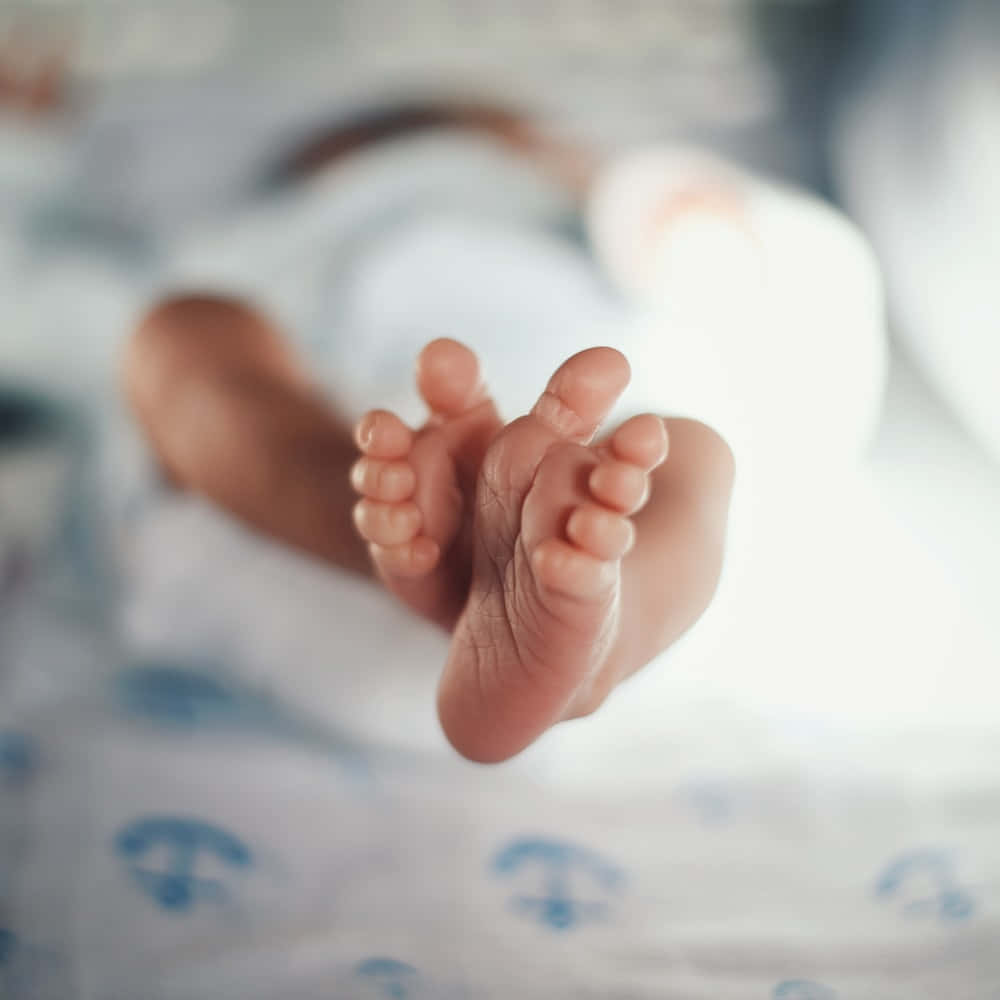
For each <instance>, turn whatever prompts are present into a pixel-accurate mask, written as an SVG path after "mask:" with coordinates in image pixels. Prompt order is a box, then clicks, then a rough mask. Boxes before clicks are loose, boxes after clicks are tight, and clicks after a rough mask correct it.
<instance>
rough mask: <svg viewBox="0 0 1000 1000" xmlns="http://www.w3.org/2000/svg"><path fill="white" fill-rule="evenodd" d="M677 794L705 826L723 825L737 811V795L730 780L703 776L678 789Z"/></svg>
mask: <svg viewBox="0 0 1000 1000" xmlns="http://www.w3.org/2000/svg"><path fill="white" fill-rule="evenodd" d="M678 795H679V796H680V797H681V799H682V800H684V801H685V802H686V803H687V804H688V805H689V806H690V807H691V808H692V809H693V810H694V811H695V812H696V813H697V815H698V818H699V819H700V820H701V822H702V823H704V824H705V826H723V825H725V824H727V823H729V822H730V821H731V820H732V819H733V818H734V815H735V814H736V811H737V795H736V790H735V788H734V786H733V784H732V782H728V781H724V780H721V779H714V778H704V779H701V780H699V781H691V782H688V784H686V785H682V786H681V787H680V788H679V789H678Z"/></svg>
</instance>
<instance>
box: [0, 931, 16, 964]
mask: <svg viewBox="0 0 1000 1000" xmlns="http://www.w3.org/2000/svg"><path fill="white" fill-rule="evenodd" d="M16 948H17V937H16V935H15V934H14V932H13V931H9V930H7V928H6V927H0V966H5V965H7V964H8V963H9V962H10V960H11V958H12V957H13V955H14V951H15V950H16Z"/></svg>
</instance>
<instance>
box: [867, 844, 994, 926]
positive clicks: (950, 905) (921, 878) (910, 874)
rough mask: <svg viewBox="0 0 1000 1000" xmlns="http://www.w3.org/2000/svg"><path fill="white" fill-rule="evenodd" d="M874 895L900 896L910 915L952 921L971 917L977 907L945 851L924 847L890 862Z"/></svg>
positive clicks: (886, 897)
mask: <svg viewBox="0 0 1000 1000" xmlns="http://www.w3.org/2000/svg"><path fill="white" fill-rule="evenodd" d="M875 896H876V897H877V898H879V899H883V900H898V901H899V902H901V903H902V911H903V912H904V913H905V914H907V915H909V916H932V917H937V918H938V919H939V920H942V921H944V922H950V923H959V922H961V921H964V920H968V919H969V918H970V917H971V916H972V915H973V914H974V913H975V909H976V903H975V900H974V899H973V897H972V895H971V894H970V893H969V892H968V891H967V890H966V889H964V888H963V887H962V886H961V884H960V883H959V880H958V878H957V876H956V875H955V865H954V862H953V861H952V859H951V857H950V856H949V855H948V854H947V853H946V852H945V851H939V850H922V851H911V852H909V853H908V854H903V855H901V856H900V857H898V858H896V859H895V860H894V861H893V862H891V863H890V864H889V865H888V866H887V867H886V868H885V869H884V870H883V872H882V873H881V874H880V875H879V877H878V880H877V881H876V883H875Z"/></svg>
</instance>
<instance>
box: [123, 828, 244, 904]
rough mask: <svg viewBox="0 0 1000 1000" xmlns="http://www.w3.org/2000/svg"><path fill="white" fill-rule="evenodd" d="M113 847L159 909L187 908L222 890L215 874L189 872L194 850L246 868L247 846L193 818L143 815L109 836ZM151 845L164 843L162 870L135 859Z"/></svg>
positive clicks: (219, 897) (222, 895)
mask: <svg viewBox="0 0 1000 1000" xmlns="http://www.w3.org/2000/svg"><path fill="white" fill-rule="evenodd" d="M114 846H115V850H116V851H117V853H118V854H119V855H120V856H121V857H122V858H124V859H126V860H128V861H129V862H131V864H130V871H131V873H132V877H133V878H134V879H135V881H136V884H137V885H138V886H139V888H140V889H141V890H142V891H143V892H145V893H146V894H147V895H148V896H149V897H150V898H151V899H152V900H153V902H154V903H156V904H157V905H158V906H160V907H162V908H163V909H165V910H172V911H175V912H182V911H184V910H189V909H191V907H193V906H194V904H195V903H196V902H197V901H198V900H213V901H222V900H225V899H226V898H227V893H226V891H225V889H224V887H223V885H222V883H221V882H219V881H218V880H217V879H207V878H198V877H197V876H195V874H194V870H195V866H196V864H197V860H198V856H199V854H200V853H202V852H205V853H208V854H210V855H212V856H214V857H216V858H218V859H219V860H220V861H222V862H223V863H224V864H225V865H226V866H228V867H230V868H248V867H250V865H251V863H252V857H251V854H250V850H249V848H248V847H247V846H246V845H245V844H244V843H243V842H242V841H241V840H240V839H239V838H237V837H235V836H234V835H233V834H231V833H228V832H227V831H225V830H222V829H220V828H219V827H217V826H212V825H211V824H210V823H205V822H203V821H201V820H197V819H187V818H183V817H177V816H147V817H143V818H142V819H138V820H136V821H135V822H133V823H130V824H129V825H128V826H126V827H124V828H123V829H122V830H121V831H120V832H119V833H118V835H117V836H116V837H115V841H114ZM157 846H165V847H166V848H167V852H168V856H167V866H166V869H165V870H164V871H157V870H153V869H150V868H145V867H143V866H142V865H141V864H140V863H139V860H140V859H141V858H142V857H144V856H145V855H146V854H147V853H148V852H149V851H150V850H152V849H153V848H155V847H157Z"/></svg>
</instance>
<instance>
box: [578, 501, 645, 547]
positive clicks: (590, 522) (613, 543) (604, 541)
mask: <svg viewBox="0 0 1000 1000" xmlns="http://www.w3.org/2000/svg"><path fill="white" fill-rule="evenodd" d="M566 535H567V536H568V537H569V540H570V541H571V542H573V543H574V544H575V545H577V546H578V547H579V548H580V549H582V550H583V551H584V552H587V553H589V554H590V555H592V556H595V557H596V558H598V559H621V557H622V556H623V555H625V553H626V552H628V550H629V549H630V548H632V543H633V542H634V541H635V528H634V527H633V525H632V522H631V521H630V520H629V519H628V518H627V517H625V516H623V515H622V514H619V513H618V512H617V511H612V510H608V509H607V508H606V507H601V506H599V505H598V504H595V503H586V504H581V505H580V506H579V507H577V508H576V510H574V511H573V513H572V514H571V515H570V517H569V521H568V522H567V523H566Z"/></svg>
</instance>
